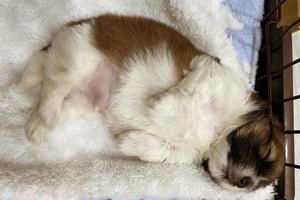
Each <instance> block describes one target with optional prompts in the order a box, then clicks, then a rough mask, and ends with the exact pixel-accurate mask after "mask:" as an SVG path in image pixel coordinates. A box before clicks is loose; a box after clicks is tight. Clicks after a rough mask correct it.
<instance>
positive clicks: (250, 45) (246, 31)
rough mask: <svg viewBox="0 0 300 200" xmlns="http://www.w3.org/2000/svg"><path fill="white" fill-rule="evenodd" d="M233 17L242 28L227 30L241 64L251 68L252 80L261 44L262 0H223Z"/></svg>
mask: <svg viewBox="0 0 300 200" xmlns="http://www.w3.org/2000/svg"><path fill="white" fill-rule="evenodd" d="M223 3H224V4H225V5H228V6H229V7H230V8H231V11H232V13H233V16H234V17H235V18H236V19H237V20H238V21H239V22H240V23H242V24H243V25H244V26H243V28H242V29H241V30H228V34H229V35H230V36H231V37H232V40H233V45H234V48H235V50H236V51H237V53H238V55H239V58H240V60H241V62H242V64H244V65H245V64H249V65H250V66H251V71H249V73H250V74H251V77H252V79H253V80H254V78H255V75H256V69H257V67H256V63H257V60H258V50H259V48H260V44H261V27H260V21H261V20H262V17H263V11H264V0H224V2H223Z"/></svg>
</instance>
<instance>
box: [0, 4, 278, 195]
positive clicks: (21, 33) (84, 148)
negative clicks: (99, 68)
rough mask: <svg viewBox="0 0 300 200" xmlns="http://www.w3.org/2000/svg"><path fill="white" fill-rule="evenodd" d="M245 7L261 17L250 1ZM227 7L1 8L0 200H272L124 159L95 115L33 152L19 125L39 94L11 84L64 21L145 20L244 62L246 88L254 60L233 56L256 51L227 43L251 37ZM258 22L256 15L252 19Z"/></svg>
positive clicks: (63, 127) (60, 130) (70, 124)
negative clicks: (107, 17)
mask: <svg viewBox="0 0 300 200" xmlns="http://www.w3.org/2000/svg"><path fill="white" fill-rule="evenodd" d="M245 2H253V3H254V4H255V5H257V7H255V8H254V9H260V10H261V9H262V4H259V5H258V4H257V1H256V0H251V1H245ZM227 5H230V6H232V7H233V6H234V5H235V3H234V1H233V0H228V1H225V2H221V1H220V0H211V1H203V0H184V1H183V0H167V1H166V0H150V1H148V0H122V1H120V0H101V1H99V0H89V1H82V0H64V1H46V0H30V1H27V0H0V43H1V45H0V91H1V92H0V199H26V200H27V199H31V200H34V199H102V198H105V197H107V198H113V199H116V198H119V199H120V198H121V199H138V198H152V199H153V198H155V199H157V198H180V199H183V198H185V199H191V198H192V199H228V200H233V199H251V200H255V199H257V200H261V199H272V198H273V192H274V191H273V187H272V186H268V187H266V188H263V189H260V190H257V191H255V192H251V193H236V192H230V191H225V190H224V189H222V188H220V187H219V186H217V185H215V184H214V183H213V182H212V181H211V180H210V179H209V178H208V177H207V176H206V175H205V173H203V172H202V171H201V170H200V169H199V168H197V167H195V166H194V167H193V166H168V165H162V164H150V163H145V162H141V161H138V160H132V159H129V158H127V157H124V156H122V155H120V154H119V152H118V151H117V149H116V145H115V143H114V140H113V139H112V138H111V137H110V136H109V134H108V133H107V131H106V130H105V129H104V128H103V126H102V123H101V116H100V115H99V114H96V113H87V114H86V115H84V116H79V117H77V118H74V119H70V120H68V121H66V122H64V123H62V124H59V126H58V127H57V128H56V129H55V130H54V132H53V133H52V134H51V135H50V137H49V139H48V140H47V141H46V142H45V143H43V144H42V145H40V146H34V145H31V144H29V143H28V142H27V140H26V138H25V136H24V135H25V134H24V124H25V122H26V120H27V119H28V117H29V114H30V112H31V110H32V108H33V106H35V105H36V102H37V99H38V95H37V94H38V90H39V88H35V89H33V90H32V91H24V90H22V89H21V88H20V87H19V86H18V84H17V83H18V80H19V79H20V76H21V74H22V71H23V70H24V67H25V66H26V63H27V62H28V60H29V59H30V57H31V56H32V55H33V54H34V53H35V52H37V51H38V50H39V49H41V48H42V47H43V46H45V45H46V44H47V43H48V42H49V40H50V38H51V35H52V34H53V33H54V32H55V31H56V30H57V29H58V28H59V27H60V26H61V25H62V24H63V23H65V22H68V21H70V20H77V19H82V18H86V17H91V16H95V15H99V14H104V13H117V14H127V15H139V16H146V17H151V18H153V19H156V20H160V21H162V22H165V23H167V24H169V25H171V26H173V27H174V28H176V29H177V30H178V31H180V32H181V33H183V34H184V35H186V36H187V37H189V38H190V39H191V41H193V43H194V44H195V45H196V46H197V47H198V48H201V49H203V50H205V51H208V52H210V53H211V54H212V55H214V56H217V57H220V58H221V60H222V59H224V60H225V61H224V62H227V61H228V62H227V63H233V62H234V61H233V60H231V58H232V57H234V55H238V56H239V58H242V59H241V60H242V61H243V62H242V63H243V66H242V67H241V68H242V70H244V72H245V73H244V74H245V77H244V78H245V79H246V80H253V73H252V74H251V73H249V72H251V70H252V69H254V70H255V69H256V68H255V63H256V58H254V59H252V60H251V59H250V60H249V59H243V57H244V56H243V55H242V54H241V53H240V51H241V50H243V49H244V48H245V52H246V51H251V50H250V49H249V48H251V49H253V47H254V46H255V48H254V50H255V51H256V45H258V43H256V45H255V44H254V42H253V40H250V39H249V40H248V39H247V37H246V36H245V38H244V39H245V40H247V42H248V44H249V45H245V46H243V45H235V43H232V40H231V39H230V38H233V39H234V40H235V39H238V37H237V36H236V34H238V33H240V36H241V37H242V35H243V30H244V31H246V29H245V27H246V28H247V30H248V31H250V32H251V30H252V31H254V29H253V28H251V27H252V26H250V27H248V26H245V25H243V22H244V21H243V20H240V17H239V16H237V17H238V18H239V20H240V22H242V23H239V22H238V21H236V20H235V19H234V18H232V16H230V15H228V13H231V11H230V8H229V7H228V6H227ZM235 10H236V9H233V12H234V11H235ZM261 14H262V13H261V12H258V13H256V14H255V15H257V16H254V17H255V19H260V17H261ZM233 16H236V15H235V14H234V15H233ZM240 16H243V13H242V11H241V13H240ZM253 27H255V29H257V26H256V25H255V26H253ZM239 31H240V32H239ZM246 32H247V31H246ZM227 33H228V34H229V35H230V36H229V37H228V35H227ZM257 39H258V40H259V39H260V38H259V37H258V38H257ZM234 48H236V50H238V52H236V51H234ZM247 48H248V50H246V49H247ZM243 54H244V53H243ZM246 57H247V56H246ZM226 59H227V60H226ZM245 67H246V68H247V67H248V68H247V70H245ZM251 86H253V85H251V84H250V87H251Z"/></svg>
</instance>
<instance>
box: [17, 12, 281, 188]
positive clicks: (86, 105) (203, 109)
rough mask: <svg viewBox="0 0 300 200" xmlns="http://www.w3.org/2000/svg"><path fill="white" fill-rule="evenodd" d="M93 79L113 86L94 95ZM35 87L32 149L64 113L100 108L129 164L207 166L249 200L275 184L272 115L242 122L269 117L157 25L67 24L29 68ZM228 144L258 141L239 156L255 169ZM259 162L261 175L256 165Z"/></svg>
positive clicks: (209, 60)
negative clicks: (104, 75) (103, 75)
mask: <svg viewBox="0 0 300 200" xmlns="http://www.w3.org/2000/svg"><path fill="white" fill-rule="evenodd" d="M40 68H42V69H43V70H41V69H40ZM96 72H98V73H100V74H101V73H109V74H110V76H111V77H112V79H111V80H103V79H102V80H98V82H99V84H100V85H101V84H102V85H104V86H103V87H101V88H98V87H97V84H96V85H95V84H91V83H95V77H96V78H97V77H101V76H97V75H93V74H94V73H96ZM41 76H42V77H43V78H40V77H41ZM113 77H116V78H113ZM32 80H35V82H32ZM39 81H42V83H43V84H42V92H41V99H40V103H39V106H38V107H37V110H36V111H34V112H33V114H32V116H31V119H30V120H29V122H28V123H27V137H28V139H29V140H31V141H33V142H38V143H40V142H41V141H42V140H43V138H44V137H45V136H46V137H47V134H48V133H49V132H51V130H52V129H53V128H54V127H55V126H56V124H57V122H59V121H60V120H62V119H64V120H65V119H66V118H68V117H69V115H70V114H72V115H73V114H75V115H78V114H80V113H82V112H87V111H88V110H89V111H90V110H93V109H94V108H96V109H97V110H101V111H102V112H101V113H102V117H103V121H104V123H105V124H106V126H107V127H108V129H109V131H110V133H111V134H114V135H117V136H118V139H119V140H120V144H119V148H120V150H121V151H122V152H123V153H125V154H126V155H129V156H138V157H139V158H141V159H143V160H146V161H152V162H164V161H165V162H170V163H193V162H196V163H197V162H198V163H199V162H202V160H204V159H206V160H207V161H206V162H207V164H206V165H207V166H206V168H207V169H208V171H209V172H210V174H211V177H212V178H213V180H216V182H218V183H220V185H222V186H224V187H226V188H229V189H238V190H247V191H249V190H253V189H256V188H258V187H261V186H264V185H266V184H269V183H271V182H272V181H274V179H275V178H276V177H278V175H279V174H280V173H281V171H282V168H283V163H282V162H283V159H282V157H283V144H282V143H281V142H280V139H278V138H279V137H281V136H279V135H280V134H281V132H282V131H281V129H280V126H279V125H277V123H276V122H274V120H272V119H271V118H270V117H269V116H268V115H262V118H258V117H257V118H256V119H253V118H252V117H250V118H249V117H248V118H247V117H246V116H248V115H249V113H256V112H259V113H260V111H261V110H266V109H265V108H263V107H261V106H260V103H259V102H258V100H257V99H254V98H252V97H253V95H251V93H250V92H249V91H248V89H247V85H246V84H245V83H244V81H243V80H242V78H241V75H240V73H239V72H238V71H233V70H232V69H230V68H228V67H224V65H222V63H220V62H219V61H218V59H216V58H214V57H212V56H209V55H206V54H203V53H202V52H201V51H198V50H197V49H196V48H195V47H194V46H193V45H192V44H191V43H190V42H189V41H188V40H187V39H185V38H184V37H183V36H181V35H180V34H179V33H177V32H176V31H174V30H173V29H171V28H169V27H167V26H165V25H163V24H160V23H157V22H154V21H152V20H148V19H143V18H136V17H118V16H111V15H107V16H101V17H97V18H93V19H90V20H87V21H84V22H79V23H71V24H69V25H68V26H66V27H65V28H64V29H63V30H62V31H60V32H59V33H58V34H57V35H56V36H55V38H54V39H53V41H52V42H51V44H50V46H49V48H47V49H44V50H43V51H42V52H41V53H40V55H38V56H37V58H36V59H35V60H33V62H32V63H31V65H30V66H29V68H28V70H27V71H26V72H25V76H24V77H23V79H22V82H21V84H22V85H23V86H24V87H31V86H33V85H35V84H37V83H39ZM96 83H97V82H96ZM91 85H93V87H91ZM86 91H89V92H86ZM87 93H89V94H91V95H87ZM74 96H75V97H74ZM91 96H92V99H93V100H91ZM75 107H76V109H74V108H75ZM70 110H71V111H70ZM250 116H251V115H250ZM254 116H255V115H254ZM259 116H260V115H259ZM255 117H256V116H255ZM249 123H250V124H253V125H252V126H253V128H252V127H251V126H250V127H249V125H248V124H249ZM257 126H258V127H259V128H257ZM245 127H246V128H245ZM247 127H248V128H247ZM251 129H252V130H251ZM273 129H276V130H278V131H273ZM249 131H250V134H248V132H249ZM231 132H233V133H232V134H230V133H231ZM256 135H257V137H256ZM264 135H266V136H264ZM227 136H228V137H227ZM239 136H241V138H242V139H240V138H239ZM234 137H237V139H236V140H237V142H236V143H240V142H241V141H243V138H244V137H248V139H249V140H247V141H248V142H250V140H251V138H252V137H256V138H258V139H257V141H256V140H253V143H254V144H252V142H250V143H251V145H248V146H249V148H250V150H249V148H248V150H246V151H245V152H243V153H244V154H243V156H245V157H248V156H253V158H257V156H259V157H258V160H257V162H255V163H254V164H253V162H241V159H236V156H231V154H234V153H235V152H232V151H236V150H237V149H234V148H233V146H234V143H233V142H232V141H230V138H234ZM265 138H267V139H265ZM264 141H265V142H264ZM224 142H225V144H224V145H223V147H224V149H222V151H220V149H218V146H220V144H222V143H224ZM226 144H228V145H226ZM263 144H266V145H270V147H269V148H268V149H270V150H268V151H267V152H270V153H267V154H266V155H265V153H261V152H264V151H263V150H260V148H262V147H263V148H265V147H266V146H262V145H263ZM254 147H255V148H254ZM252 149H255V150H252ZM256 149H257V150H256ZM224 152H227V153H226V154H225V153H224ZM220 155H221V156H220ZM273 155H274V156H273ZM231 157H233V158H231ZM269 157H271V158H269ZM266 160H267V161H268V162H265V161H266ZM264 163H267V164H266V165H267V166H265V167H264V168H267V169H266V171H267V172H266V173H263V172H264V171H265V170H264V171H263V172H261V171H260V168H258V166H257V165H261V164H264ZM220 166H221V167H220ZM273 166H275V167H273ZM235 169H239V170H235ZM231 173H234V174H233V175H231ZM227 185H230V187H227Z"/></svg>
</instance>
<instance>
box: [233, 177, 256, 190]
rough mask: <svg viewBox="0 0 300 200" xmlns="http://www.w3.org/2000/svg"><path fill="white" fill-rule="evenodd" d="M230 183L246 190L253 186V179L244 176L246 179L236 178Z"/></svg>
mask: <svg viewBox="0 0 300 200" xmlns="http://www.w3.org/2000/svg"><path fill="white" fill-rule="evenodd" d="M229 182H230V183H231V184H232V185H234V186H237V187H239V188H245V187H248V186H250V185H251V182H252V180H251V177H249V176H244V177H236V178H229Z"/></svg>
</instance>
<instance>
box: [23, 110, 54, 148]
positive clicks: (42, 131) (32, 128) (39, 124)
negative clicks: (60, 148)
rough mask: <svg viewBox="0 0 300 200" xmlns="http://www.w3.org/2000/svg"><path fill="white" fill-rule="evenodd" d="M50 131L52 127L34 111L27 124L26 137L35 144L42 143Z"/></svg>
mask: <svg viewBox="0 0 300 200" xmlns="http://www.w3.org/2000/svg"><path fill="white" fill-rule="evenodd" d="M50 131H51V127H50V126H49V125H48V124H47V123H46V122H45V120H44V119H42V118H41V117H40V115H39V114H38V113H33V115H32V116H31V118H30V119H29V121H28V122H27V123H26V126H25V132H26V138H27V139H28V140H29V142H31V143H34V144H40V143H42V142H43V141H44V140H45V138H46V136H47V134H49V132H50Z"/></svg>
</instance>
